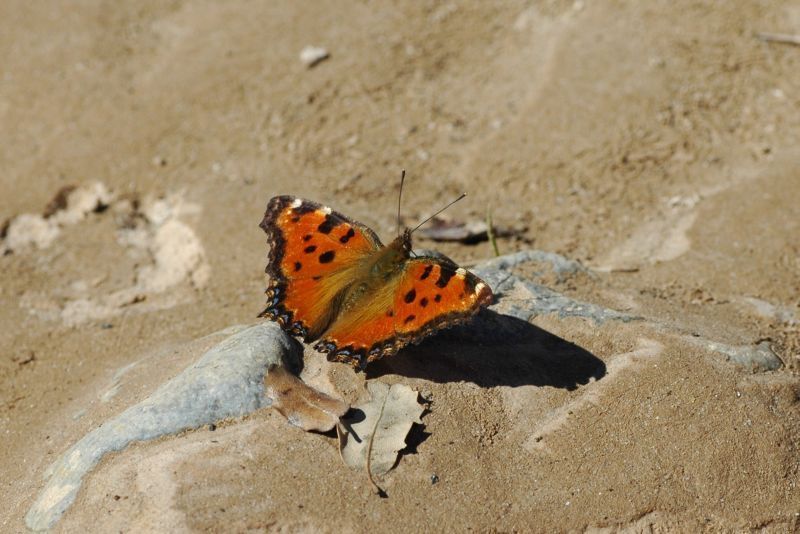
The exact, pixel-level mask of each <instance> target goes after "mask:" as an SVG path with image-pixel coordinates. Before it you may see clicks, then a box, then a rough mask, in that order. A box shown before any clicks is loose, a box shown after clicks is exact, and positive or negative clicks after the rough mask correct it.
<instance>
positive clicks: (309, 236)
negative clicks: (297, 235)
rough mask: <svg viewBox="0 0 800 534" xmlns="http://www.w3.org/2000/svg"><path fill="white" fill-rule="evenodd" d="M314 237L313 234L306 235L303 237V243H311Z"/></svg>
mask: <svg viewBox="0 0 800 534" xmlns="http://www.w3.org/2000/svg"><path fill="white" fill-rule="evenodd" d="M312 237H313V236H312V235H311V234H306V235H304V236H303V241H306V242H308V241H311V238H312Z"/></svg>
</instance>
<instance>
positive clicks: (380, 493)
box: [367, 399, 386, 497]
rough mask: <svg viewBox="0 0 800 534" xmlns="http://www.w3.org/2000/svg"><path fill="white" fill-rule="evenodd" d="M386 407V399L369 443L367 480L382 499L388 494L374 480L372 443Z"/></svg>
mask: <svg viewBox="0 0 800 534" xmlns="http://www.w3.org/2000/svg"><path fill="white" fill-rule="evenodd" d="M385 406H386V399H384V401H383V404H382V405H381V413H380V414H378V417H377V418H376V419H375V426H374V427H373V428H372V434H370V436H369V441H368V442H367V478H369V482H370V484H372V487H373V488H375V491H377V493H378V495H379V496H381V497H385V496H386V492H385V491H383V489H381V487H380V486H378V484H377V482H375V479H374V478H372V443H373V442H374V441H375V432H376V431H377V430H378V423H380V421H381V418H382V417H383V408H384V407H385Z"/></svg>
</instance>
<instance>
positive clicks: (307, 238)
mask: <svg viewBox="0 0 800 534" xmlns="http://www.w3.org/2000/svg"><path fill="white" fill-rule="evenodd" d="M261 227H262V228H263V229H264V231H265V232H266V233H267V237H268V240H269V244H270V253H269V262H268V265H267V269H266V272H267V274H269V275H270V284H269V287H268V289H267V299H268V302H267V307H266V309H265V310H264V311H263V312H262V314H261V316H263V317H267V318H269V319H272V320H274V321H276V322H278V324H280V325H281V327H282V328H284V329H285V330H287V331H288V332H290V333H292V334H294V335H299V336H302V337H303V339H304V340H305V341H306V342H311V341H317V344H316V345H315V348H316V349H317V350H319V351H321V352H325V353H328V358H329V359H331V360H335V361H342V362H347V363H350V364H352V365H353V366H355V367H360V368H363V367H364V366H365V365H366V364H367V363H368V362H370V361H374V360H376V359H378V358H381V357H383V356H387V355H391V354H394V353H395V352H397V350H399V349H400V348H401V347H403V346H404V345H406V344H408V343H417V342H419V341H420V340H422V338H424V337H425V336H427V335H429V334H430V333H432V332H434V331H436V330H438V329H440V328H444V327H447V326H450V325H453V324H456V323H459V322H463V321H464V320H466V319H468V318H469V317H471V316H472V315H473V314H474V313H476V312H477V311H478V310H479V309H480V307H481V306H483V305H486V304H488V303H490V302H491V299H492V293H491V290H490V289H489V287H488V286H487V285H486V284H485V283H484V282H482V281H481V280H480V279H479V278H477V277H476V276H474V275H473V274H471V273H469V272H467V271H466V270H464V269H462V268H460V267H458V266H457V265H456V264H455V263H453V262H452V261H450V260H448V259H446V258H439V257H429V256H417V257H414V256H413V255H412V252H411V232H410V231H409V230H406V231H404V232H403V233H402V234H401V235H400V236H398V237H397V238H396V239H395V240H394V241H392V242H391V243H390V244H389V245H387V246H384V245H383V244H381V242H380V239H378V237H377V236H376V235H375V233H374V232H373V231H372V230H370V229H369V228H368V227H366V226H364V225H362V224H360V223H357V222H355V221H353V220H351V219H348V218H347V217H345V216H344V215H341V214H339V213H336V212H334V211H333V210H331V209H330V208H327V207H325V206H322V205H320V204H317V203H315V202H311V201H307V200H302V199H298V198H295V197H290V196H278V197H274V198H273V199H271V200H270V201H269V204H268V205H267V211H266V214H265V215H264V219H263V221H262V222H261Z"/></svg>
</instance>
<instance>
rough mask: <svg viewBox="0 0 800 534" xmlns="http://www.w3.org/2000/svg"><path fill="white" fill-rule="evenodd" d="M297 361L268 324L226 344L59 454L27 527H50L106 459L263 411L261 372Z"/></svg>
mask: <svg viewBox="0 0 800 534" xmlns="http://www.w3.org/2000/svg"><path fill="white" fill-rule="evenodd" d="M300 357H301V352H300V350H299V345H298V344H297V343H296V342H295V341H293V340H292V339H291V338H290V337H289V336H288V335H286V334H285V333H284V332H283V331H282V330H281V329H280V328H279V327H278V326H277V325H276V324H274V323H266V322H265V323H260V324H257V325H255V326H252V327H249V328H246V329H245V330H242V331H240V332H238V333H237V334H234V335H232V336H230V337H229V338H227V339H225V340H224V341H222V342H221V343H219V344H218V345H216V346H215V347H213V348H212V349H211V350H209V351H208V352H206V353H205V354H204V355H203V356H202V357H201V358H200V359H199V360H198V361H197V362H196V363H195V364H193V365H191V366H190V367H188V368H187V369H186V370H185V371H183V372H182V373H181V374H180V375H178V376H176V377H175V378H173V379H172V380H169V381H168V382H166V383H164V384H163V385H162V386H161V387H159V388H158V389H157V390H156V391H155V392H154V393H153V394H152V395H150V396H149V397H148V398H146V399H145V400H144V401H142V402H140V403H139V404H137V405H135V406H131V407H130V408H128V409H127V410H125V411H124V412H122V413H121V414H120V415H118V416H116V417H114V418H113V419H111V420H109V421H107V422H106V423H104V424H103V425H101V426H100V427H99V428H97V429H95V430H93V431H92V432H90V433H89V434H87V435H86V436H84V437H83V439H81V440H80V441H78V442H77V443H76V444H75V445H73V446H72V447H71V448H70V449H69V450H68V451H67V452H66V453H64V455H63V456H62V457H61V458H60V459H59V460H57V461H56V462H55V463H54V464H53V465H52V466H51V467H50V469H49V470H48V474H49V480H48V482H47V484H46V485H45V487H44V489H43V490H42V492H41V493H40V494H39V497H38V499H37V500H36V501H35V502H34V504H33V506H31V508H30V510H29V511H28V514H27V515H26V516H25V522H26V524H27V525H28V527H29V528H31V529H33V530H45V529H48V528H50V527H52V526H53V525H54V524H55V522H56V521H57V520H58V519H59V518H60V517H61V515H62V514H63V513H64V511H66V509H67V508H68V507H69V506H70V504H72V501H73V500H74V499H75V496H76V494H77V492H78V489H79V488H80V486H81V482H82V480H83V477H84V476H85V475H86V474H87V473H88V472H89V471H90V470H91V469H92V468H93V467H94V466H95V465H97V463H98V462H99V461H100V460H101V459H102V458H103V456H105V455H106V454H107V453H109V452H112V451H119V450H122V449H124V448H125V447H126V446H127V445H128V444H130V443H131V442H134V441H143V440H150V439H154V438H158V437H160V436H164V435H167V434H174V433H177V432H181V431H183V430H187V429H192V428H198V427H201V426H203V425H206V424H210V423H213V422H215V421H219V420H220V419H225V418H228V417H237V416H241V415H244V414H247V413H250V412H252V411H254V410H257V409H259V408H261V407H264V406H268V405H269V399H267V398H266V397H265V396H264V376H265V375H266V372H267V368H268V367H269V366H270V365H272V364H280V363H286V364H287V365H290V366H291V367H294V366H296V365H297V363H298V359H299V358H300Z"/></svg>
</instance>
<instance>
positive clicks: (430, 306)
mask: <svg viewBox="0 0 800 534" xmlns="http://www.w3.org/2000/svg"><path fill="white" fill-rule="evenodd" d="M491 299H492V292H491V290H490V289H489V287H488V286H487V285H486V284H485V283H483V282H482V281H481V280H480V279H479V278H478V277H477V276H475V275H473V274H472V273H470V272H469V271H467V270H466V269H462V268H461V267H458V266H457V265H456V264H454V263H452V262H449V261H447V260H442V259H439V258H429V257H418V258H414V259H411V260H408V262H407V264H406V269H405V274H404V276H403V278H402V281H401V282H400V284H399V287H398V291H397V292H396V294H395V300H394V319H395V330H396V332H397V335H398V336H399V337H401V338H405V339H406V343H409V342H415V341H418V340H420V339H422V338H423V337H424V336H426V335H428V334H429V333H431V332H432V331H433V330H436V329H438V328H444V327H446V326H450V325H452V324H455V323H458V322H462V321H464V320H466V319H468V318H470V317H471V316H472V315H473V314H474V313H475V312H477V311H478V309H479V308H480V306H481V305H487V304H490V303H491Z"/></svg>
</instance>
